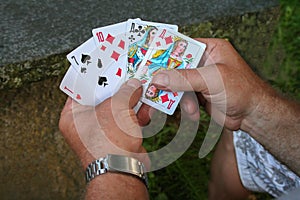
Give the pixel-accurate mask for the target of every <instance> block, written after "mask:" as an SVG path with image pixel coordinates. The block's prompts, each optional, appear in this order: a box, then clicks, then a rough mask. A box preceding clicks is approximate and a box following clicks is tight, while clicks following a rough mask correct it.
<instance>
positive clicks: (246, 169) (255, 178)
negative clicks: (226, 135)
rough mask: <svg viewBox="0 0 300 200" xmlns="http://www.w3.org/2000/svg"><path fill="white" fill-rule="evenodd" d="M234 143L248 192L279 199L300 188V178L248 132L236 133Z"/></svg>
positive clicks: (238, 163)
mask: <svg viewBox="0 0 300 200" xmlns="http://www.w3.org/2000/svg"><path fill="white" fill-rule="evenodd" d="M233 143H234V147H235V154H236V159H237V165H238V171H239V175H240V179H241V181H242V184H243V185H244V187H245V188H247V189H248V190H250V191H254V192H267V193H269V194H270V195H272V196H273V197H279V196H281V195H282V194H285V193H286V192H288V191H289V190H292V189H294V188H297V187H300V178H299V177H298V176H297V175H296V174H295V173H294V172H292V171H291V170H289V169H288V168H287V166H285V165H283V164H281V163H280V162H279V161H278V160H276V158H275V157H274V156H272V155H271V154H270V153H269V152H268V151H267V150H265V149H264V147H263V146H262V145H261V144H259V143H258V142H257V141H256V140H254V139H253V138H252V137H251V136H250V135H248V134H247V133H246V132H243V131H241V130H239V131H234V132H233Z"/></svg>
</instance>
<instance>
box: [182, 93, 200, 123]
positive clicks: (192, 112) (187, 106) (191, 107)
mask: <svg viewBox="0 0 300 200" xmlns="http://www.w3.org/2000/svg"><path fill="white" fill-rule="evenodd" d="M180 107H181V108H182V110H183V112H184V114H185V115H187V116H188V117H189V118H190V119H191V120H193V121H197V120H199V118H200V113H199V104H198V101H197V99H196V98H195V96H192V95H191V93H185V94H184V95H183V97H182V99H181V101H180Z"/></svg>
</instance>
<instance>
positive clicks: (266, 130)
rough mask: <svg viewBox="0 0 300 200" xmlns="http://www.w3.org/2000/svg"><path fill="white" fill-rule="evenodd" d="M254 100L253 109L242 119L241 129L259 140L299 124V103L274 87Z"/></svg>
mask: <svg viewBox="0 0 300 200" xmlns="http://www.w3.org/2000/svg"><path fill="white" fill-rule="evenodd" d="M254 102H256V103H253V109H252V110H251V111H250V112H249V115H247V116H246V117H245V119H244V120H243V121H242V124H241V129H243V130H245V131H246V132H248V133H249V134H250V135H251V136H253V137H254V138H256V139H257V140H258V141H260V140H262V141H263V140H264V139H267V138H266V137H274V136H275V135H276V134H275V132H276V133H279V132H281V133H284V132H285V131H286V130H289V129H290V128H291V127H294V126H295V124H299V110H300V109H299V108H300V107H299V104H297V103H296V102H293V101H290V100H288V99H286V98H284V97H282V96H281V95H280V94H278V93H277V92H276V91H275V90H273V89H272V88H267V89H265V91H264V92H262V93H261V95H260V97H258V98H256V100H255V101H254ZM272 133H274V134H272ZM269 139H270V138H269Z"/></svg>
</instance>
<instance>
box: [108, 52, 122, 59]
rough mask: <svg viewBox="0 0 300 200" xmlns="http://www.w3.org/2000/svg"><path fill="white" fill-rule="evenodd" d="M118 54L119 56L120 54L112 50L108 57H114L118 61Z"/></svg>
mask: <svg viewBox="0 0 300 200" xmlns="http://www.w3.org/2000/svg"><path fill="white" fill-rule="evenodd" d="M119 56H120V54H119V53H118V52H116V51H113V52H112V54H111V56H110V57H111V58H112V59H115V61H118V59H119Z"/></svg>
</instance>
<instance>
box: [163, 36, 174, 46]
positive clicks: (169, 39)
mask: <svg viewBox="0 0 300 200" xmlns="http://www.w3.org/2000/svg"><path fill="white" fill-rule="evenodd" d="M165 41H166V44H170V43H172V42H173V39H172V37H171V35H170V36H169V37H166V38H165Z"/></svg>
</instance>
